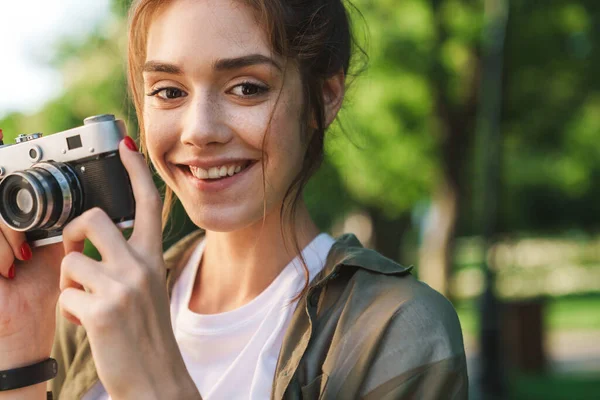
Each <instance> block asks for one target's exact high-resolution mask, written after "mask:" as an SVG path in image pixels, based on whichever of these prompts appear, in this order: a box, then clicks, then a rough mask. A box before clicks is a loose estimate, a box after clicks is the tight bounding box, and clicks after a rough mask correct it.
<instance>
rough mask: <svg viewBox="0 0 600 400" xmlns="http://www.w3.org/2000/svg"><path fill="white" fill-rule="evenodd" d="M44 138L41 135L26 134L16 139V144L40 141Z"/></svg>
mask: <svg viewBox="0 0 600 400" xmlns="http://www.w3.org/2000/svg"><path fill="white" fill-rule="evenodd" d="M41 137H42V134H41V133H39V132H38V133H30V134H26V133H22V134H20V135H19V136H17V138H16V139H15V143H17V144H19V143H23V142H29V141H30V140H34V139H39V138H41Z"/></svg>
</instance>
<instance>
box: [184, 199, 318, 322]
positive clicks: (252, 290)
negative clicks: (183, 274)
mask: <svg viewBox="0 0 600 400" xmlns="http://www.w3.org/2000/svg"><path fill="white" fill-rule="evenodd" d="M296 221H297V223H296V227H295V228H294V229H292V228H293V227H292V226H291V225H289V223H287V224H284V230H283V232H284V233H285V234H286V235H288V236H289V237H288V238H287V243H285V238H284V237H283V236H282V232H281V226H282V221H281V219H280V215H279V208H277V207H275V211H274V212H271V213H270V214H268V215H267V217H266V218H265V221H264V224H263V221H262V220H260V221H258V222H257V223H256V224H254V225H251V226H249V227H247V228H244V229H242V230H238V231H234V232H211V231H207V232H206V237H205V241H206V245H205V248H204V253H203V255H202V262H201V264H200V267H199V269H198V273H197V274H196V280H195V282H194V289H193V292H192V297H191V299H190V304H189V307H190V309H191V310H192V311H194V312H196V313H199V314H217V313H222V312H226V311H230V310H234V309H236V308H239V307H241V306H242V305H244V304H246V303H248V302H249V301H251V300H252V299H254V298H255V297H256V296H258V295H259V294H260V293H262V291H263V290H265V289H266V288H267V287H268V286H269V284H270V283H271V282H273V280H274V279H275V278H276V277H277V276H278V275H279V273H280V272H281V271H282V270H283V269H284V268H285V267H286V265H288V264H289V263H290V262H291V261H292V260H293V259H294V258H295V257H296V256H297V254H296V250H295V248H294V245H293V242H292V241H291V240H290V239H291V235H290V233H293V234H295V235H296V237H297V239H298V244H299V247H300V249H304V248H305V247H306V246H307V245H308V244H309V243H310V242H311V241H312V240H313V239H314V238H315V237H316V236H317V235H318V234H319V229H318V228H317V226H316V225H315V223H314V221H313V220H312V218H311V217H310V215H309V213H308V210H307V209H306V205H305V204H304V202H303V201H301V203H300V204H298V208H297V212H296ZM285 244H287V249H286V247H285Z"/></svg>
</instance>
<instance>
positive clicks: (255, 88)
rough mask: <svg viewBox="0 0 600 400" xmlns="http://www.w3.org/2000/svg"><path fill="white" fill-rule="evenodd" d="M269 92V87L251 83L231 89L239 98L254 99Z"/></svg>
mask: <svg viewBox="0 0 600 400" xmlns="http://www.w3.org/2000/svg"><path fill="white" fill-rule="evenodd" d="M268 90H269V88H268V87H265V86H262V85H257V84H255V83H251V82H244V83H241V84H239V85H237V86H234V87H233V88H232V89H231V93H233V94H234V95H236V96H239V97H253V96H258V95H260V94H262V93H264V92H266V91H268Z"/></svg>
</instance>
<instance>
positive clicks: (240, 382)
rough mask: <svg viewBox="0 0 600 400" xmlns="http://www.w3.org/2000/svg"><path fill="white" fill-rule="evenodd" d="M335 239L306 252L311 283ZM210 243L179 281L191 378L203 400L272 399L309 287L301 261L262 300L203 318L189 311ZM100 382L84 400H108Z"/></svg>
mask: <svg viewBox="0 0 600 400" xmlns="http://www.w3.org/2000/svg"><path fill="white" fill-rule="evenodd" d="M333 243H334V239H333V238H332V237H331V236H329V235H328V234H326V233H322V234H320V235H318V236H317V237H316V238H315V239H314V240H313V241H312V242H311V243H310V244H309V245H308V246H307V247H306V248H305V249H304V250H303V251H302V254H303V256H304V259H305V260H306V264H307V266H308V269H309V279H310V280H311V281H312V279H313V278H314V277H315V275H317V274H318V273H319V272H320V271H321V269H322V268H323V266H324V265H325V260H326V258H327V254H328V253H329V251H330V250H331V247H332V245H333ZM203 250H204V240H203V241H201V242H200V244H199V245H198V247H197V248H196V250H195V251H194V253H192V256H191V257H190V260H189V261H188V264H187V265H186V266H185V267H184V270H183V271H182V273H181V276H180V277H179V279H178V280H177V282H176V284H175V286H174V288H173V294H172V297H171V323H172V325H173V332H175V338H176V339H177V343H178V344H179V349H180V350H181V353H182V355H183V359H184V361H185V364H186V366H187V369H188V372H189V373H190V375H191V377H192V379H193V380H194V382H195V383H196V386H197V387H198V389H199V391H200V394H201V395H202V398H204V399H207V400H211V399H214V400H216V399H219V400H220V399H261V400H263V399H269V398H270V397H271V388H272V385H273V379H274V376H275V366H276V364H277V358H278V356H279V351H280V349H281V344H282V341H283V337H284V336H285V332H286V329H287V327H288V325H289V323H290V319H291V317H292V314H293V312H294V309H295V308H296V305H297V303H298V301H297V300H296V301H293V302H292V301H291V300H292V299H293V298H294V297H295V296H296V295H297V294H298V293H299V292H300V290H302V287H303V286H304V283H305V281H304V271H303V269H302V265H301V263H300V260H299V258H296V259H294V260H293V261H292V262H290V263H289V264H288V265H287V266H286V267H285V268H284V269H283V271H282V272H281V273H280V274H279V275H278V276H277V278H275V280H274V281H273V282H272V283H271V284H270V285H269V287H267V288H266V289H265V290H264V291H263V292H262V293H261V294H259V295H258V296H257V297H256V298H254V299H253V300H252V301H250V302H249V303H247V304H245V305H243V306H242V307H240V308H238V309H235V310H232V311H228V312H225V313H221V314H212V315H201V314H196V313H194V312H192V311H191V310H190V309H189V302H190V297H191V293H192V288H193V286H194V281H195V277H196V272H197V270H198V265H199V264H200V260H201V259H202V253H203ZM107 399H110V396H108V394H107V393H106V391H105V390H104V387H103V386H102V384H101V382H98V383H97V384H96V385H95V386H94V387H93V388H92V389H91V390H90V391H89V392H88V393H87V394H86V395H85V396H84V400H107Z"/></svg>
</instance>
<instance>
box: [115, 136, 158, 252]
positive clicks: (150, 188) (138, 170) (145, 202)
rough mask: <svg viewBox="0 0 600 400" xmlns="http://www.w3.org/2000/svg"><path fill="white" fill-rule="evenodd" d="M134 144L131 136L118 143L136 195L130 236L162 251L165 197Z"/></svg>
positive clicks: (144, 244) (135, 240) (152, 249)
mask: <svg viewBox="0 0 600 400" xmlns="http://www.w3.org/2000/svg"><path fill="white" fill-rule="evenodd" d="M134 148H135V143H133V140H132V139H131V138H129V137H128V138H126V139H124V140H123V141H121V144H120V147H119V152H120V154H121V161H122V162H123V165H124V166H125V169H127V172H128V173H129V179H130V180H131V187H132V189H133V196H134V197H135V226H134V228H133V233H132V235H131V239H130V240H132V241H133V242H136V243H137V244H139V245H141V246H142V247H143V248H144V249H145V250H146V251H157V250H158V251H160V252H162V226H161V208H162V201H161V199H160V195H159V193H158V190H157V189H156V186H155V185H154V180H153V179H152V173H151V172H150V169H149V168H148V165H147V164H146V160H144V157H143V156H142V155H141V154H140V153H139V152H138V151H137V150H134ZM136 247H138V246H136Z"/></svg>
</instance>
